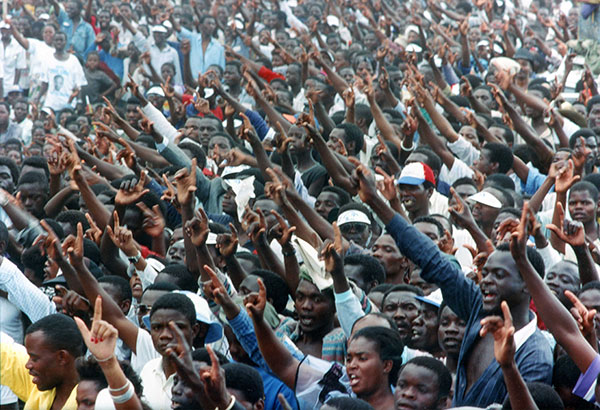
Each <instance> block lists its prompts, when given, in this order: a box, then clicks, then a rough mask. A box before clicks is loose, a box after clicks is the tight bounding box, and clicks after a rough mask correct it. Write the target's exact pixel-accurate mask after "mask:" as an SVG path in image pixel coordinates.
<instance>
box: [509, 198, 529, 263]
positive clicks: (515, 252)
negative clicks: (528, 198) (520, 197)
mask: <svg viewBox="0 0 600 410" xmlns="http://www.w3.org/2000/svg"><path fill="white" fill-rule="evenodd" d="M528 213H529V202H525V204H523V211H522V212H521V221H520V222H519V226H518V227H517V229H516V231H515V232H513V233H512V234H511V236H510V253H511V254H512V257H513V259H514V260H515V262H517V265H518V264H519V263H523V262H525V261H527V238H528V236H529V234H528V232H527V225H528V224H529V223H528V222H529V221H528V218H529V215H528Z"/></svg>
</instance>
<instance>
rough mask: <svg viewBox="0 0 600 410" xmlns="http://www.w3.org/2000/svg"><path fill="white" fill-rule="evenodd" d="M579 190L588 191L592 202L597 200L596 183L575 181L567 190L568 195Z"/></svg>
mask: <svg viewBox="0 0 600 410" xmlns="http://www.w3.org/2000/svg"><path fill="white" fill-rule="evenodd" d="M579 191H587V192H589V194H590V196H591V197H592V200H593V201H594V202H598V188H596V185H594V184H592V183H591V182H587V181H579V182H577V183H575V184H574V185H573V186H572V187H571V189H570V190H569V196H571V193H573V192H579Z"/></svg>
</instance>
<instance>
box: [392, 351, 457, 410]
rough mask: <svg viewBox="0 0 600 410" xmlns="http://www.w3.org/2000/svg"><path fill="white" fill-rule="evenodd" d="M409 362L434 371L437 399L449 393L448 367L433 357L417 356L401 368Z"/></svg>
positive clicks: (450, 378)
mask: <svg viewBox="0 0 600 410" xmlns="http://www.w3.org/2000/svg"><path fill="white" fill-rule="evenodd" d="M409 364H412V365H414V366H420V367H425V368H426V369H429V370H431V371H432V372H434V373H435V374H436V375H437V379H438V380H437V381H438V400H439V399H441V398H443V397H448V394H450V387H451V386H452V376H451V375H450V371H449V370H448V368H447V367H446V366H444V364H443V363H442V362H440V361H439V360H437V359H434V358H433V357H427V356H419V357H415V358H413V359H411V360H409V361H408V362H407V363H406V364H405V365H404V366H403V367H402V369H403V370H404V368H405V367H406V366H408V365H409ZM401 372H402V371H401Z"/></svg>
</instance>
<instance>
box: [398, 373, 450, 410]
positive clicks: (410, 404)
mask: <svg viewBox="0 0 600 410" xmlns="http://www.w3.org/2000/svg"><path fill="white" fill-rule="evenodd" d="M438 391H439V381H438V378H437V375H436V374H435V373H434V372H433V370H430V369H428V368H426V367H423V366H417V365H414V364H411V363H409V364H407V365H406V366H404V368H403V369H402V371H401V372H400V374H399V375H398V382H397V383H396V390H395V391H394V398H395V399H396V410H400V409H413V410H437V409H439V408H440V401H441V400H440V399H439V398H438V395H439V393H438Z"/></svg>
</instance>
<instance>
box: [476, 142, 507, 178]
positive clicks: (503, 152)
mask: <svg viewBox="0 0 600 410" xmlns="http://www.w3.org/2000/svg"><path fill="white" fill-rule="evenodd" d="M482 149H485V150H487V151H489V153H490V162H492V163H494V162H497V163H498V172H499V173H502V174H506V173H507V172H508V171H510V169H511V168H512V166H513V161H514V157H513V153H512V151H511V149H510V148H509V147H508V145H504V144H500V143H498V142H488V143H487V144H485V145H484V146H483V148H482Z"/></svg>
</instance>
